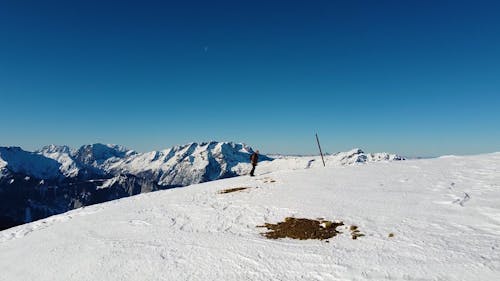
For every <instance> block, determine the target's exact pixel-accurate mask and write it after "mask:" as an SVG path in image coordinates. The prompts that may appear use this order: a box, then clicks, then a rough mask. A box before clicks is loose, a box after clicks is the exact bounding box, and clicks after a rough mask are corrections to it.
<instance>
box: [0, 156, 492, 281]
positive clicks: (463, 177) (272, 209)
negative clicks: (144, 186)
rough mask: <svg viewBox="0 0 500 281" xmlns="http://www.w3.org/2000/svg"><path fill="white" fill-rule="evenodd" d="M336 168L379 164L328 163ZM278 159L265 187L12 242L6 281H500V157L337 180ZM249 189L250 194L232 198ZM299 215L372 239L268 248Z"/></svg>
mask: <svg viewBox="0 0 500 281" xmlns="http://www.w3.org/2000/svg"><path fill="white" fill-rule="evenodd" d="M190 149H192V148H188V149H187V150H190ZM187 150H186V151H185V152H187ZM165 154H166V155H168V152H165ZM164 156H165V155H163V156H161V155H158V159H159V158H162V157H164ZM151 157H152V158H153V159H154V155H153V154H152V155H151ZM200 157H201V156H200ZM335 157H339V158H342V159H344V160H345V161H347V162H349V163H350V162H351V161H354V162H356V161H357V159H365V158H364V157H355V159H350V158H353V157H347V158H345V157H344V156H342V155H337V156H335V155H332V156H328V157H327V159H329V158H335ZM165 158H166V156H165ZM165 158H164V159H165ZM348 158H349V159H348ZM374 158H376V159H378V157H374ZM383 158H384V159H385V156H384V157H383ZM202 160H203V159H201V158H200V159H198V160H196V161H202ZM278 160H279V161H272V162H270V163H267V164H266V163H264V164H263V165H261V166H259V167H258V168H257V176H256V177H248V176H244V177H234V178H230V179H223V180H217V181H212V182H208V183H203V184H197V185H191V186H188V187H185V188H181V189H169V190H165V191H158V192H154V193H147V194H141V195H137V196H133V197H129V198H124V199H120V200H115V201H111V202H107V203H104V204H99V205H93V206H89V207H85V208H81V209H77V210H73V211H70V212H68V213H65V214H61V215H56V216H52V217H49V218H46V219H43V220H40V221H36V222H33V223H29V224H25V225H22V226H18V227H15V228H11V229H8V230H5V231H2V232H0V273H1V274H0V280H1V281H17V280H23V281H24V280H37V281H44V280H70V281H76V280H496V279H498V276H500V251H499V247H500V239H499V237H500V203H499V202H500V185H499V182H500V173H499V170H500V153H494V154H488V155H478V156H468V157H446V158H437V159H426V160H408V161H387V162H376V163H369V164H367V165H351V166H342V165H333V164H332V165H327V167H326V168H323V167H322V163H320V161H321V159H317V158H314V160H315V161H313V162H312V163H313V164H311V163H309V161H310V160H311V159H310V157H303V159H302V158H300V157H291V158H288V157H284V158H283V159H278ZM365 160H369V157H368V156H367V158H366V159H365ZM365 160H362V161H365ZM144 161H145V160H144ZM193 161H194V159H193ZM162 162H163V161H160V163H162ZM167 162H168V161H167ZM329 162H330V161H327V163H329ZM308 164H311V165H309V168H307V169H306V167H307V166H308ZM132 166H135V165H132ZM132 166H131V167H132ZM139 166H140V165H139ZM160 166H161V165H160ZM235 187H250V188H248V189H245V190H242V191H239V192H234V193H228V194H219V193H218V191H220V190H223V189H228V188H235ZM290 216H294V217H297V218H302V217H303V218H312V219H315V218H319V217H321V218H324V219H326V220H341V221H343V222H344V223H345V224H346V227H348V226H350V225H356V226H358V227H359V229H360V231H361V232H363V233H364V234H365V235H366V236H364V237H360V238H358V239H357V240H352V239H351V236H350V235H349V231H348V230H347V229H340V230H341V231H342V232H343V233H342V234H339V235H337V236H336V237H334V238H331V239H330V240H329V243H327V242H326V241H320V240H291V239H278V240H268V239H265V238H264V237H263V236H262V235H261V234H260V233H261V232H262V231H263V230H262V229H261V228H257V227H256V226H257V225H262V224H263V223H265V222H269V223H276V222H279V221H283V219H284V218H285V217H290ZM391 233H392V234H393V237H389V236H390V235H389V234H391Z"/></svg>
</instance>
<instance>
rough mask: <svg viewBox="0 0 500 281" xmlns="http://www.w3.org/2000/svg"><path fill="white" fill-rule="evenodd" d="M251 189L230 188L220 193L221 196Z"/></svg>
mask: <svg viewBox="0 0 500 281" xmlns="http://www.w3.org/2000/svg"><path fill="white" fill-rule="evenodd" d="M249 188H251V187H235V188H228V189H223V190H220V191H219V192H218V193H219V194H226V193H231V192H237V191H242V190H245V189H249Z"/></svg>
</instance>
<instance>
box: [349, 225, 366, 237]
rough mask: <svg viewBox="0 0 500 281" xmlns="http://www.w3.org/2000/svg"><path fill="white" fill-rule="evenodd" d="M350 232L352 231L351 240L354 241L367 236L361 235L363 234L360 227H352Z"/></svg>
mask: <svg viewBox="0 0 500 281" xmlns="http://www.w3.org/2000/svg"><path fill="white" fill-rule="evenodd" d="M349 230H350V231H351V238H352V239H353V240H356V239H358V237H362V236H365V235H364V234H363V233H361V232H360V231H359V229H358V227H357V226H355V225H351V226H350V227H349Z"/></svg>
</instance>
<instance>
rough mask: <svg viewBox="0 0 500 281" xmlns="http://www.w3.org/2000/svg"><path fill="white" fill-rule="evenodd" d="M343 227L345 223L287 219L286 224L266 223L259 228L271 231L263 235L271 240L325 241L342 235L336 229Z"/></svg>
mask: <svg viewBox="0 0 500 281" xmlns="http://www.w3.org/2000/svg"><path fill="white" fill-rule="evenodd" d="M342 225H344V223H343V222H332V221H327V220H312V219H305V218H292V217H287V218H285V221H284V222H278V223H276V224H272V223H266V224H264V225H260V226H258V227H265V228H267V229H268V230H270V231H268V232H265V233H262V235H263V236H265V237H266V238H269V239H278V238H286V237H288V238H292V239H300V240H304V239H318V240H324V239H329V238H332V237H334V236H336V235H337V234H338V233H340V232H339V231H337V229H336V228H337V227H339V226H342Z"/></svg>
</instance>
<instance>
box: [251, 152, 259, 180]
mask: <svg viewBox="0 0 500 281" xmlns="http://www.w3.org/2000/svg"><path fill="white" fill-rule="evenodd" d="M258 161H259V151H258V150H256V151H255V152H254V153H252V155H250V163H252V170H251V171H250V176H251V177H253V176H254V174H253V173H254V172H255V166H257V162H258Z"/></svg>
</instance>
